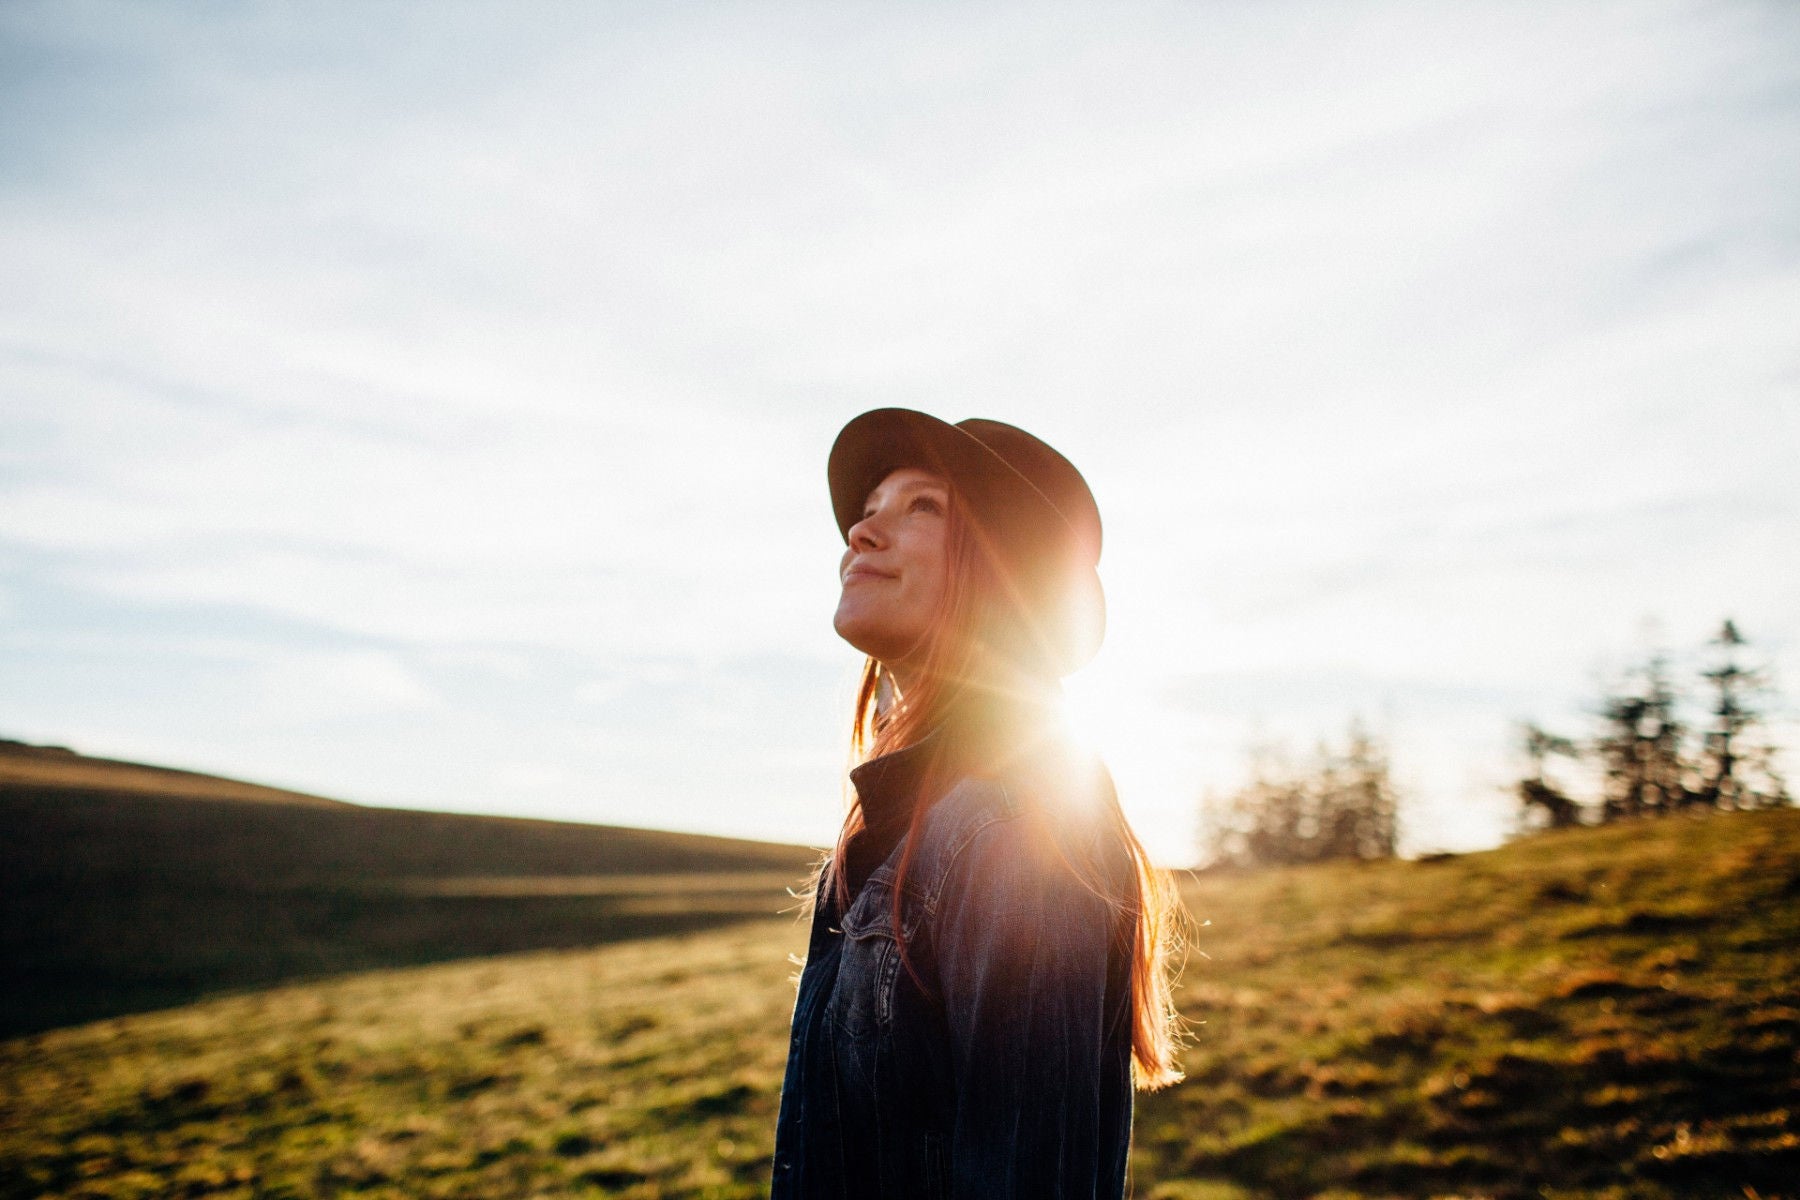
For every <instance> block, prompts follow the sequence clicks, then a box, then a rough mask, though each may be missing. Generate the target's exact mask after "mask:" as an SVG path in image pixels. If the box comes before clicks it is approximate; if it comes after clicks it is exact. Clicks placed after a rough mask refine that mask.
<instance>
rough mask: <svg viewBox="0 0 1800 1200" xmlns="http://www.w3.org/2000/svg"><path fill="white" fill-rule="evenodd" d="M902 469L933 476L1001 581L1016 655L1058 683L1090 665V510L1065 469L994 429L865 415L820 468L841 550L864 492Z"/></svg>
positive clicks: (1096, 616) (1009, 428)
mask: <svg viewBox="0 0 1800 1200" xmlns="http://www.w3.org/2000/svg"><path fill="white" fill-rule="evenodd" d="M901 467H917V468H920V469H921V470H926V471H930V472H932V473H933V474H936V475H941V476H943V477H944V478H945V479H946V480H948V481H949V482H950V484H951V486H952V487H953V488H954V489H955V490H956V491H957V493H958V494H959V495H960V496H961V497H962V498H963V500H964V501H965V502H966V505H967V510H968V512H969V513H970V514H971V516H972V517H973V518H974V521H975V525H976V528H977V532H978V534H979V535H980V536H981V537H982V539H983V541H984V544H985V545H986V546H987V547H988V548H989V549H990V550H991V552H992V554H993V556H994V558H995V560H996V562H997V563H998V565H999V566H1000V567H1001V568H1002V570H1003V571H1004V573H1005V578H1006V581H1007V582H1008V584H1009V585H1010V586H1009V588H1008V589H1007V591H1008V598H1009V600H1010V601H1011V608H1012V611H1011V612H1009V613H1008V614H1007V618H1008V621H1009V623H1010V624H1011V625H1012V626H1013V628H1012V630H1011V631H1010V640H1011V641H1012V642H1013V645H1014V649H1015V651H1016V652H1018V653H1021V654H1025V655H1028V656H1030V657H1031V658H1034V659H1035V660H1036V661H1037V662H1038V663H1039V664H1041V665H1043V666H1046V667H1049V668H1050V669H1051V670H1053V671H1054V672H1055V673H1056V674H1058V675H1067V674H1069V673H1070V672H1072V671H1075V670H1077V669H1078V668H1080V667H1081V666H1083V665H1085V664H1086V663H1087V662H1088V660H1089V659H1091V658H1093V657H1094V654H1095V652H1096V651H1098V650H1099V649H1100V642H1101V640H1102V639H1103V638H1104V637H1105V635H1106V595H1105V592H1104V591H1103V590H1102V589H1101V586H1100V575H1099V572H1098V571H1097V570H1096V567H1097V566H1098V564H1099V562H1100V509H1099V507H1098V506H1097V505H1096V504H1095V503H1094V494H1093V492H1092V491H1091V490H1089V488H1088V485H1087V480H1085V479H1084V478H1082V475H1081V472H1080V471H1078V470H1076V469H1075V465H1074V464H1073V463H1071V462H1070V461H1069V460H1068V459H1066V458H1064V457H1063V456H1062V455H1061V454H1059V453H1058V452H1057V451H1056V450H1055V449H1053V448H1052V447H1051V446H1050V445H1049V444H1048V443H1046V442H1045V441H1043V440H1042V439H1041V438H1038V437H1035V436H1033V435H1032V434H1029V433H1027V432H1025V431H1024V430H1023V429H1020V428H1018V427H1017V426H1015V425H1008V424H1006V423H1005V422H1004V421H990V420H985V419H983V418H979V417H975V418H971V419H969V420H966V421H958V422H956V423H955V424H951V423H950V422H948V421H944V420H940V419H939V418H937V417H934V416H931V415H930V414H928V413H922V412H916V411H914V410H912V409H910V408H877V409H874V410H873V411H871V412H866V413H863V414H862V415H861V416H859V417H856V418H855V419H853V420H852V421H851V422H850V423H849V424H848V425H845V426H844V428H843V430H842V431H840V432H839V433H838V436H837V441H836V442H834V443H833V444H832V447H831V455H830V458H829V460H828V462H827V467H826V474H827V476H828V478H829V480H830V483H831V507H832V511H833V514H834V515H835V516H836V517H837V525H838V532H839V533H841V534H842V535H843V536H844V540H845V542H846V543H848V541H849V540H850V527H851V526H852V525H854V524H856V522H857V521H859V520H861V519H862V514H863V505H864V503H865V502H866V501H867V500H868V496H869V493H870V492H871V491H873V490H874V488H875V486H876V485H877V484H879V483H880V482H881V481H882V480H883V479H884V478H886V477H887V475H888V473H889V472H891V471H894V470H897V469H899V468H901Z"/></svg>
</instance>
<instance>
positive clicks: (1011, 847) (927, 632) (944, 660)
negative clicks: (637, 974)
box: [773, 408, 1178, 1200]
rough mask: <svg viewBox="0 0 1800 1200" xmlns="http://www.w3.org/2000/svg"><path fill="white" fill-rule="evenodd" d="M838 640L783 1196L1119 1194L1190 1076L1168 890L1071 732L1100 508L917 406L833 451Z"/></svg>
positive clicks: (1092, 604) (1038, 467) (1092, 635)
mask: <svg viewBox="0 0 1800 1200" xmlns="http://www.w3.org/2000/svg"><path fill="white" fill-rule="evenodd" d="M828 475H829V479H830V484H831V500H832V506H833V508H834V510H835V512H836V516H837V522H838V528H839V530H840V531H841V532H842V533H843V535H844V540H845V543H846V549H845V552H844V557H843V562H842V565H841V572H840V573H841V578H842V584H843V590H842V594H841V596H840V599H839V602H838V608H837V613H836V616H835V619H834V625H835V627H836V629H837V632H838V633H839V635H840V636H842V637H843V638H844V639H845V640H846V641H847V642H849V643H850V644H851V645H852V646H854V647H855V648H856V649H858V650H860V651H862V652H863V653H864V654H865V655H866V656H867V661H866V663H865V665H864V669H863V676H862V686H861V688H860V690H859V693H858V696H857V702H856V720H855V724H854V727H853V728H854V733H853V736H852V749H853V753H854V755H855V756H856V757H857V758H858V759H859V760H860V765H859V766H857V767H856V768H855V769H854V770H852V771H851V773H850V778H851V781H852V783H853V784H854V787H855V798H854V800H853V801H852V804H851V806H850V811H849V815H848V816H847V818H846V820H845V822H844V826H843V831H842V834H841V835H840V837H839V839H838V843H837V846H836V848H835V849H834V850H833V851H832V853H831V855H830V857H829V858H828V859H827V860H826V862H825V864H824V866H823V867H822V869H821V872H820V878H819V884H818V888H817V893H816V896H815V899H814V911H813V922H812V935H811V940H810V944H809V948H808V953H807V959H806V966H805V968H804V970H803V971H802V973H801V977H800V989H799V996H798V999H797V1000H796V1003H795V1007H794V1021H793V1036H792V1041H791V1043H790V1046H789V1052H788V1065H787V1076H786V1080H785V1083H784V1084H783V1088H782V1099H781V1116H780V1119H779V1121H778V1123H777V1127H776V1145H775V1167H774V1190H773V1200H800V1198H807V1200H812V1198H821V1200H823V1198H827V1197H829V1198H831V1200H860V1198H862V1197H892V1198H894V1200H919V1198H922V1197H923V1198H930V1197H955V1198H958V1200H965V1198H966V1200H975V1198H980V1200H1004V1198H1007V1197H1017V1198H1019V1200H1027V1198H1029V1200H1054V1198H1058V1197H1082V1198H1083V1200H1087V1198H1111V1197H1119V1196H1121V1195H1123V1191H1124V1182H1125V1168H1126V1153H1127V1149H1128V1145H1129V1141H1130V1130H1131V1096H1132V1086H1133V1077H1134V1075H1135V1077H1136V1081H1137V1084H1138V1085H1139V1086H1144V1087H1155V1086H1160V1085H1161V1084H1164V1083H1167V1082H1170V1081H1172V1080H1173V1079H1175V1078H1178V1074H1177V1072H1176V1070H1175V1067H1174V1061H1173V1049H1174V1047H1173V1044H1172V1042H1173V1039H1172V1036H1171V1034H1172V1021H1173V1014H1172V1010H1171V1007H1170V1004H1169V990H1168V980H1167V978H1166V974H1165V969H1164V968H1165V962H1164V958H1165V941H1166V937H1167V933H1168V930H1169V928H1170V920H1171V917H1172V914H1173V908H1172V900H1171V896H1170V894H1169V892H1168V891H1167V890H1166V884H1165V883H1164V882H1163V881H1162V877H1161V876H1160V875H1158V874H1157V873H1156V872H1155V871H1153V870H1152V868H1151V867H1150V865H1149V862H1148V860H1147V859H1146V857H1145V855H1144V851H1143V848H1142V847H1141V846H1140V845H1139V843H1138V841H1137V839H1136V838H1135V837H1134V836H1133V834H1132V832H1131V829H1130V827H1129V826H1128V825H1127V824H1126V821H1125V818H1124V815H1123V814H1122V813H1121V811H1120V809H1119V804H1118V798H1117V796H1116V794H1115V793H1114V791H1113V787H1112V783H1111V779H1110V777H1109V776H1108V775H1107V773H1106V770H1105V768H1104V766H1102V765H1101V764H1100V763H1098V762H1097V761H1093V760H1091V759H1088V758H1087V757H1085V756H1084V755H1082V754H1080V753H1079V752H1077V751H1076V750H1074V749H1073V748H1072V747H1071V746H1070V745H1069V744H1068V743H1067V740H1066V739H1065V738H1063V737H1061V736H1060V722H1059V720H1058V703H1057V701H1058V699H1059V696H1060V691H1061V684H1060V679H1061V677H1062V676H1064V675H1066V674H1068V673H1069V672H1070V671H1073V670H1075V669H1076V668H1077V667H1079V666H1081V665H1082V664H1083V663H1084V662H1086V661H1087V660H1088V659H1089V658H1090V657H1092V655H1093V653H1094V651H1095V650H1096V649H1098V647H1099V643H1100V638H1101V635H1102V632H1103V630H1104V626H1105V606H1104V601H1103V597H1102V593H1101V590H1100V582H1099V577H1098V576H1097V575H1096V573H1095V570H1094V567H1095V563H1096V562H1097V561H1098V559H1099V556H1100V514H1099V511H1098V509H1097V508H1096V507H1095V505H1094V500H1093V496H1092V494H1091V493H1090V492H1089V491H1088V487H1087V484H1086V482H1085V481H1084V480H1083V479H1082V477H1081V474H1080V472H1078V471H1077V470H1076V469H1075V468H1074V466H1072V465H1071V464H1070V463H1069V462H1068V460H1066V459H1065V458H1063V457H1062V456H1061V455H1060V454H1058V453H1057V452H1056V451H1055V450H1053V449H1051V448H1050V447H1049V446H1048V445H1046V444H1045V443H1043V442H1042V441H1039V440H1038V439H1037V438H1035V437H1033V436H1031V435H1030V434H1028V433H1026V432H1025V431H1023V430H1021V429H1016V428H1014V427H1013V426H1010V425H1005V424H1002V423H1000V422H997V421H984V420H970V421H964V422H962V423H960V424H958V425H951V424H948V423H946V422H943V421H940V420H938V419H936V418H935V417H930V416H927V415H925V414H924V413H918V412H912V411H910V410H907V409H892V408H890V409H878V410H876V411H874V412H869V413H864V414H863V415H862V416H860V417H857V418H856V419H855V420H853V421H851V422H850V423H849V424H848V425H847V426H845V427H844V430H843V431H842V432H841V433H840V434H839V435H838V439H837V442H836V444H835V445H834V446H833V447H832V450H831V457H830V463H829V470H828Z"/></svg>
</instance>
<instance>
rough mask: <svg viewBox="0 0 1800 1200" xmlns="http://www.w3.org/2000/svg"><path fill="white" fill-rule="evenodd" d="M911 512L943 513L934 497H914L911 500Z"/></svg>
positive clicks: (942, 507) (942, 508)
mask: <svg viewBox="0 0 1800 1200" xmlns="http://www.w3.org/2000/svg"><path fill="white" fill-rule="evenodd" d="M912 511H913V512H929V513H941V512H943V511H944V506H943V505H941V504H939V503H938V502H937V500H936V499H935V498H934V497H931V496H916V497H914V498H913V502H912Z"/></svg>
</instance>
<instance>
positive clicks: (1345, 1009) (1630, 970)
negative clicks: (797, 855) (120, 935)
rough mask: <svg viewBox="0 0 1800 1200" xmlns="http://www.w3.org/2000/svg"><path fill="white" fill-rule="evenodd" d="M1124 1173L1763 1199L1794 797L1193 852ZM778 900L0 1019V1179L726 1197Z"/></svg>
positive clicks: (177, 1190) (1311, 1188)
mask: <svg viewBox="0 0 1800 1200" xmlns="http://www.w3.org/2000/svg"><path fill="white" fill-rule="evenodd" d="M1187 895H1188V899H1189V902H1190V904H1191V906H1192V907H1193V909H1194V911H1195V913H1196V915H1197V916H1198V917H1200V918H1204V919H1209V920H1210V921H1211V922H1212V923H1211V925H1210V926H1209V927H1207V928H1205V929H1203V930H1201V931H1200V934H1199V936H1198V938H1197V947H1196V948H1197V950H1198V951H1199V952H1200V953H1195V954H1194V955H1193V956H1192V957H1191V959H1190V962H1189V964H1188V968H1187V972H1186V975H1185V978H1184V984H1183V987H1182V989H1181V992H1180V997H1181V1002H1182V1005H1183V1008H1184V1011H1185V1012H1186V1013H1187V1014H1188V1015H1189V1017H1190V1018H1191V1019H1192V1020H1193V1021H1194V1022H1196V1036H1195V1039H1194V1042H1193V1045H1192V1046H1191V1048H1190V1049H1189V1051H1188V1053H1187V1067H1188V1072H1189V1079H1188V1080H1187V1082H1185V1083H1183V1084H1181V1085H1179V1086H1177V1087H1175V1088H1173V1089H1170V1090H1169V1091H1166V1092H1163V1093H1159V1094H1157V1095H1154V1096H1149V1097H1145V1098H1143V1099H1142V1100H1141V1101H1140V1107H1139V1110H1138V1119H1137V1135H1136V1143H1135V1149H1134V1176H1135V1181H1136V1194H1137V1195H1139V1196H1143V1197H1149V1198H1151V1200H1247V1198H1264V1197H1267V1198H1287V1197H1303V1196H1306V1197H1329V1198H1333V1200H1350V1198H1353V1197H1365V1198H1374V1197H1402V1196H1403V1197H1421V1198H1423V1197H1470V1198H1473V1197H1491V1198H1493V1200H1524V1198H1526V1197H1534V1198H1535V1197H1554V1198H1566V1200H1575V1198H1586V1200H1627V1198H1642V1200H1675V1198H1678V1197H1680V1198H1686V1197H1698V1198H1707V1197H1716V1198H1721V1200H1722V1198H1724V1197H1731V1198H1733V1200H1749V1198H1760V1200H1774V1198H1777V1197H1784V1196H1785V1197H1789V1198H1792V1197H1794V1196H1795V1195H1796V1194H1797V1193H1796V1189H1795V1185H1794V1182H1793V1181H1794V1180H1795V1179H1800V1088H1797V1085H1796V1079H1797V1078H1800V1069H1797V1068H1800V1057H1797V1056H1800V994H1797V993H1796V987H1795V980H1796V978H1800V812H1793V811H1782V812H1773V813H1763V814H1741V815H1714V816H1711V817H1707V818H1704V819H1696V820H1687V819H1681V820H1670V821H1665V822H1657V823H1651V824H1646V825H1642V826H1636V827H1629V828H1617V829H1608V830H1601V831H1580V832H1572V833H1568V834H1560V835H1555V836H1546V837H1542V838H1538V839H1535V840H1532V841H1529V842H1525V843H1521V844H1517V845H1514V846H1509V847H1506V848H1503V849H1501V850H1498V851H1494V852H1491V853H1486V854H1477V855H1468V856H1465V857H1462V858H1457V859H1451V860H1448V861H1443V862H1434V863H1428V864H1427V863H1392V864H1382V865H1374V866H1357V867H1352V866H1326V867H1315V868H1306V869H1296V870H1289V871H1272V872H1261V873H1247V874H1225V875H1209V876H1206V877H1204V878H1201V879H1199V880H1196V881H1194V882H1193V883H1192V885H1191V886H1190V887H1189V888H1188V889H1187ZM802 933H803V931H802V929H801V928H800V926H799V925H798V924H797V923H796V922H794V921H793V920H791V919H786V920H762V921H754V922H749V923H744V924H739V925H736V926H733V927H731V928H727V929H723V930H715V931H711V932H706V933H699V934H693V935H688V936H683V937H677V938H663V939H656V940H646V941H638V942H632V943H627V944H621V945H616V946H610V947H603V948H599V949H592V950H581V951H564V952H554V953H534V954H526V955H516V956H511V957H506V958H494V959H487V960H480V961H469V962H463V963H455V964H445V965H437V966H429V967H421V968H414V969H408V970H392V971H379V972H373V973H368V974H363V975H357V976H353V977H348V978H343V979H336V980H331V981H326V982H320V983H312V984H307V985H304V986H292V987H285V988H280V989H276V990H271V991H267V992H260V993H255V994H251V995H243V996H236V997H228V998H224V999H218V1000H213V1001H209V1002H206V1003H203V1004H198V1005H194V1006H191V1007H188V1008H183V1009H179V1010H175V1011H171V1012H164V1013H153V1014H143V1015H138V1016H130V1017H120V1018H116V1019H112V1020H108V1021H103V1022H99V1023H96V1024H92V1025H87V1026H84V1027H81V1028H76V1029H65V1030H59V1031H54V1032H50V1033H44V1034H39V1035H36V1036H33V1037H29V1038H23V1039H15V1040H13V1041H11V1042H7V1043H3V1044H0V1193H3V1194H5V1195H9V1196H10V1195H18V1196H25V1195H32V1196H36V1195H44V1196H51V1197H77V1196H80V1197H108V1196H110V1197H124V1196H165V1195H193V1196H213V1195H217V1196H236V1197H250V1196H346V1197H348V1196H369V1197H374V1196H384V1197H400V1196H407V1197H412V1196H467V1197H477V1196H480V1197H514V1196H517V1197H530V1196H581V1195H588V1196H601V1195H606V1196H623V1197H670V1198H676V1197H680V1198H696V1200H697V1198H701V1197H712V1198H715V1200H717V1198H723V1197H750V1196H759V1195H763V1194H764V1193H765V1191H766V1186H767V1184H766V1180H767V1174H768V1156H769V1152H770V1140H771V1136H772V1129H773V1122H774V1115H775V1107H776V1103H777V1098H778V1091H779V1082H780V1079H779V1077H780V1070H781V1065H782V1058H783V1054H784V1051H785V1033H786V1028H785V1027H786V1020H787V1014H788V1009H789V1006H790V1005H791V1002H792V995H793V992H792V982H791V977H792V974H793V967H792V966H791V964H790V963H789V962H788V961H787V955H788V954H789V953H790V952H792V951H794V950H797V949H798V948H799V947H800V945H801V942H802Z"/></svg>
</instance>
